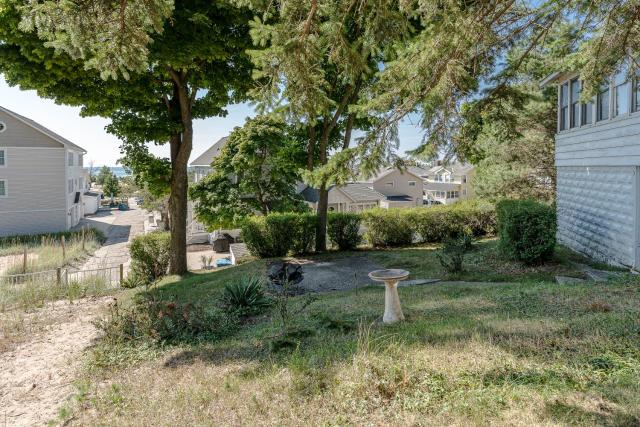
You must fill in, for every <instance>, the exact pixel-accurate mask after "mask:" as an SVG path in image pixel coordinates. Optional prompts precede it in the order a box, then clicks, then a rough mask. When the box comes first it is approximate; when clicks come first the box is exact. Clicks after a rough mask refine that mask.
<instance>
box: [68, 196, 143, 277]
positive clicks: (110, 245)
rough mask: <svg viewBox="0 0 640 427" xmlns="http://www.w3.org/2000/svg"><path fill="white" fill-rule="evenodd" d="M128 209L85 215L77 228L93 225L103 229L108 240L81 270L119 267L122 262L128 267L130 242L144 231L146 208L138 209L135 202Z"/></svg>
mask: <svg viewBox="0 0 640 427" xmlns="http://www.w3.org/2000/svg"><path fill="white" fill-rule="evenodd" d="M129 206H131V207H132V208H131V209H130V210H128V211H118V210H110V211H98V213H97V214H96V215H92V216H89V217H85V218H83V219H82V220H81V222H80V224H78V226H77V228H82V227H92V228H97V229H98V230H100V231H102V232H103V233H104V234H105V236H106V237H107V241H106V242H105V243H104V245H102V246H101V247H100V248H99V249H98V250H97V251H96V252H95V253H94V254H93V256H92V257H91V258H89V259H88V260H87V261H86V262H85V263H84V264H83V265H82V266H80V268H79V269H80V270H92V269H98V268H105V267H117V266H119V265H120V264H124V265H125V269H127V268H128V266H129V264H130V262H131V258H130V257H129V242H130V241H131V240H132V239H133V238H134V237H135V236H137V235H138V234H142V233H143V232H144V218H145V213H144V210H142V209H138V208H137V207H136V206H135V204H134V203H131V204H130V205H129Z"/></svg>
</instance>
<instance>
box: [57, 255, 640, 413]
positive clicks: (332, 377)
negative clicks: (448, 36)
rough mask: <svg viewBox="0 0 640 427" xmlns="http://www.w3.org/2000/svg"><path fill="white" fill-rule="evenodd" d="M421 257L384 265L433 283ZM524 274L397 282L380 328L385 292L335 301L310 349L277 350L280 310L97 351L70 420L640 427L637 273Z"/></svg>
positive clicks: (215, 288)
mask: <svg viewBox="0 0 640 427" xmlns="http://www.w3.org/2000/svg"><path fill="white" fill-rule="evenodd" d="M490 246H491V245H489V247H487V248H486V249H482V250H487V251H490V250H491V248H490ZM421 254H422V255H423V256H424V257H425V260H427V259H429V258H428V257H430V256H431V254H430V253H429V251H428V250H420V249H405V250H389V251H380V252H373V253H371V256H372V257H374V258H376V259H377V260H378V261H379V262H381V263H383V264H384V265H387V266H393V267H398V266H401V267H407V268H410V269H411V270H412V271H415V272H416V273H417V274H420V275H425V276H433V275H435V273H434V272H435V271H437V270H434V269H437V267H435V266H433V265H432V263H428V262H426V261H425V262H422V263H421V262H420V261H421V258H420V256H421ZM325 256H336V255H335V254H332V255H325ZM388 263H389V264H388ZM425 264H427V265H425ZM478 265H480V264H478ZM489 265H491V264H490V263H487V264H486V265H484V266H481V267H482V268H485V269H489V267H488V266H489ZM508 268H509V267H505V269H508ZM263 269H264V262H263V261H255V262H251V263H248V264H245V265H242V266H240V267H236V268H230V269H226V270H221V271H218V272H213V273H206V274H199V275H192V276H190V277H188V278H185V279H182V280H180V279H179V278H176V277H171V278H167V279H165V280H164V282H163V283H162V284H161V285H160V286H159V287H157V288H156V289H153V290H152V291H151V295H153V297H154V298H156V299H157V300H159V301H164V302H166V303H167V304H170V303H172V302H177V303H187V302H191V303H194V304H199V305H202V306H204V307H208V308H210V309H214V308H215V306H217V305H218V304H219V302H218V297H219V295H220V294H221V291H222V288H223V285H224V284H225V283H228V282H229V281H233V280H237V279H238V277H240V276H241V275H245V274H256V273H260V272H262V271H263ZM432 273H434V274H432ZM468 274H471V273H468ZM474 274H477V276H475V277H478V278H481V277H483V276H482V274H480V273H477V272H476V273H474ZM504 274H506V272H505V271H503V270H500V271H495V272H494V273H493V275H491V274H490V275H489V276H490V277H491V278H492V279H495V280H502V279H500V277H503V278H504V277H505V276H503V275H504ZM526 274H529V272H528V273H526ZM526 274H521V275H519V276H517V277H518V280H520V282H519V283H509V284H501V283H475V284H471V283H465V284H460V283H458V284H452V283H446V282H443V283H440V284H436V285H427V286H416V287H405V288H400V290H399V292H400V298H401V300H402V303H403V308H404V312H405V315H406V317H407V320H406V321H405V322H404V323H401V324H397V325H393V326H386V325H383V324H381V323H380V319H381V315H382V311H383V304H384V296H383V290H382V287H379V286H371V287H367V288H363V289H359V290H357V291H356V290H354V291H347V292H335V293H330V294H324V295H321V296H320V297H319V299H318V300H317V301H315V302H314V303H313V304H312V305H311V306H310V307H309V308H308V309H307V310H306V311H304V312H303V313H301V314H299V315H296V316H295V319H294V322H293V323H294V327H295V329H296V331H297V332H298V333H297V335H296V337H297V344H296V345H295V346H294V347H289V348H285V349H280V350H277V351H276V350H274V349H273V345H272V344H273V343H274V342H275V341H274V340H275V339H274V337H277V336H278V331H279V328H278V325H277V324H276V323H274V322H273V321H272V316H275V313H273V312H269V311H268V312H266V313H264V314H263V315H260V316H255V317H252V318H249V319H245V320H244V322H243V323H242V324H240V325H239V326H238V327H236V328H233V329H232V330H230V331H229V334H228V336H227V337H226V338H224V339H220V340H213V339H207V338H204V339H195V338H194V339H187V340H182V341H177V342H174V343H172V344H171V345H169V344H165V345H160V344H154V343H150V342H148V341H141V342H135V343H129V344H122V345H116V346H107V345H105V343H102V344H100V343H98V345H97V346H96V347H95V348H94V349H93V351H92V353H91V354H90V355H89V362H88V364H87V370H86V373H85V374H84V376H83V377H82V378H81V379H80V380H79V382H78V394H77V396H76V398H75V399H74V400H73V401H70V402H69V403H68V404H67V406H66V407H65V409H64V410H63V411H62V413H61V418H62V419H64V420H67V421H68V422H69V423H70V424H75V425H114V424H116V425H240V424H242V425H300V424H308V425H364V424H367V425H390V424H400V425H434V424H435V425H450V424H455V425H469V424H471V425H486V424H509V425H532V424H545V425H549V424H576V425H638V423H640V335H639V333H640V282H639V281H638V279H635V278H633V277H630V276H625V277H623V278H620V279H617V280H616V281H615V282H610V283H602V284H594V283H585V284H580V285H557V284H555V283H553V282H550V281H540V280H535V281H534V280H526V277H529V276H527V275H526ZM535 274H541V273H540V272H537V273H535ZM545 274H546V273H545ZM530 277H535V276H530ZM135 293H136V291H129V292H128V294H127V295H124V296H122V297H121V298H120V300H121V302H120V304H121V305H127V304H126V303H125V302H126V301H131V300H132V299H131V296H132V295H134V294H135ZM134 299H135V298H134ZM302 300H303V297H298V298H297V299H296V300H295V304H301V303H302Z"/></svg>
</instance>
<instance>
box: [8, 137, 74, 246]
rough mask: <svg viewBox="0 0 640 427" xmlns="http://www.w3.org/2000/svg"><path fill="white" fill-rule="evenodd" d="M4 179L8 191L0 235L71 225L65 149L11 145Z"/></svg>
mask: <svg viewBox="0 0 640 427" xmlns="http://www.w3.org/2000/svg"><path fill="white" fill-rule="evenodd" d="M6 153H7V154H6V156H7V166H6V167H4V168H0V179H5V180H7V183H8V185H7V190H8V194H7V196H8V197H6V198H0V236H11V235H16V234H32V233H44V232H53V231H61V230H65V229H66V228H67V213H66V200H65V194H66V181H65V168H64V164H65V163H64V161H65V157H64V156H65V150H64V148H62V147H60V148H58V149H55V148H54V149H46V148H31V147H29V148H18V147H9V148H7V151H6Z"/></svg>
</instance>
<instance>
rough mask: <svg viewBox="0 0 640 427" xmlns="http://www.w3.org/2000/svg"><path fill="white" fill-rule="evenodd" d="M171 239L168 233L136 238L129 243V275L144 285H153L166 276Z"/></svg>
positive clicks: (150, 234) (156, 233)
mask: <svg viewBox="0 0 640 427" xmlns="http://www.w3.org/2000/svg"><path fill="white" fill-rule="evenodd" d="M170 250H171V238H170V234H169V233H168V232H153V233H148V234H142V235H139V236H136V237H135V238H134V239H133V240H132V241H131V246H129V253H130V254H131V274H132V275H133V276H134V277H136V278H137V280H141V281H143V282H144V283H153V282H155V281H156V280H158V279H160V278H161V277H163V276H164V275H166V274H167V270H168V269H169V253H170Z"/></svg>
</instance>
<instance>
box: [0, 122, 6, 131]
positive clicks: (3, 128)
mask: <svg viewBox="0 0 640 427" xmlns="http://www.w3.org/2000/svg"><path fill="white" fill-rule="evenodd" d="M5 130H7V125H5V124H4V122H0V133H2V132H4V131H5Z"/></svg>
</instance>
